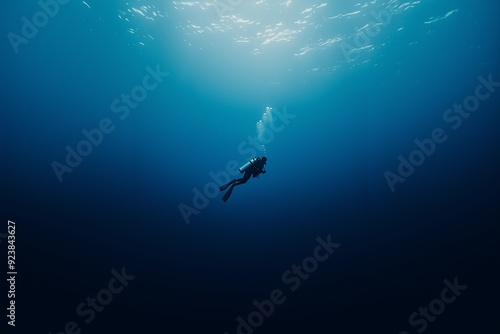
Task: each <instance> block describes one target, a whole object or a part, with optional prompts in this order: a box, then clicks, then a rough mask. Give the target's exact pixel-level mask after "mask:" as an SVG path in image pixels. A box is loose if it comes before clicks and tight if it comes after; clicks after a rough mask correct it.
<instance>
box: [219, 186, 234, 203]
mask: <svg viewBox="0 0 500 334" xmlns="http://www.w3.org/2000/svg"><path fill="white" fill-rule="evenodd" d="M234 187H236V184H233V185H232V186H231V188H229V190H228V191H227V193H225V194H224V196H222V200H223V201H224V202H227V200H228V199H229V197H231V194H232V193H233V189H234Z"/></svg>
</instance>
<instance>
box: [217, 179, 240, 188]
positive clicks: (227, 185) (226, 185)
mask: <svg viewBox="0 0 500 334" xmlns="http://www.w3.org/2000/svg"><path fill="white" fill-rule="evenodd" d="M235 181H236V180H232V181H230V182H228V183H226V184H225V185H223V186H221V187H220V191H224V190H226V189H227V187H229V186H230V185H231V184H233V183H234V182H235Z"/></svg>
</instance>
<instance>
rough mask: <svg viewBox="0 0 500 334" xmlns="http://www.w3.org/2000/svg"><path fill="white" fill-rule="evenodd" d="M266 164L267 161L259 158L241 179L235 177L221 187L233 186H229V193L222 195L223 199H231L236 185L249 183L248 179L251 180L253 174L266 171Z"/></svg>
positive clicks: (256, 174)
mask: <svg viewBox="0 0 500 334" xmlns="http://www.w3.org/2000/svg"><path fill="white" fill-rule="evenodd" d="M265 164H266V162H265V161H263V160H262V159H258V160H257V162H256V163H255V164H254V165H252V166H251V167H250V168H248V169H247V170H246V171H245V174H243V177H241V178H239V179H234V180H232V181H231V182H229V183H226V184H225V185H223V186H222V187H220V190H221V191H223V190H225V189H226V188H227V187H228V186H229V185H231V187H230V188H229V190H228V191H227V193H225V194H224V196H223V197H222V200H223V201H224V202H226V201H227V200H228V199H229V197H230V196H231V194H232V192H233V189H234V187H236V186H239V185H240V184H244V183H247V181H248V180H250V177H251V176H253V177H257V176H259V175H260V174H263V173H265V172H266V171H265V170H264V165H265Z"/></svg>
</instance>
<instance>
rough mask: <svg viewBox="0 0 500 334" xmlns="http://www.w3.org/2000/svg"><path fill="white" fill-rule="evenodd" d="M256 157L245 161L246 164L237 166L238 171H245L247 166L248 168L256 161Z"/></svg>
mask: <svg viewBox="0 0 500 334" xmlns="http://www.w3.org/2000/svg"><path fill="white" fill-rule="evenodd" d="M257 159H258V158H252V159H250V161H249V162H247V163H246V164H244V165H243V166H241V167H240V168H238V170H239V171H240V173H241V174H243V173H245V171H247V170H248V168H250V166H252V165H254V164H255V163H256V162H257Z"/></svg>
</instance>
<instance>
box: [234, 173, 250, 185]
mask: <svg viewBox="0 0 500 334" xmlns="http://www.w3.org/2000/svg"><path fill="white" fill-rule="evenodd" d="M251 176H252V173H251V172H249V171H246V172H245V175H243V177H242V178H240V179H238V180H236V183H235V184H236V185H237V186H239V185H240V184H244V183H247V181H248V180H250V177H251Z"/></svg>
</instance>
